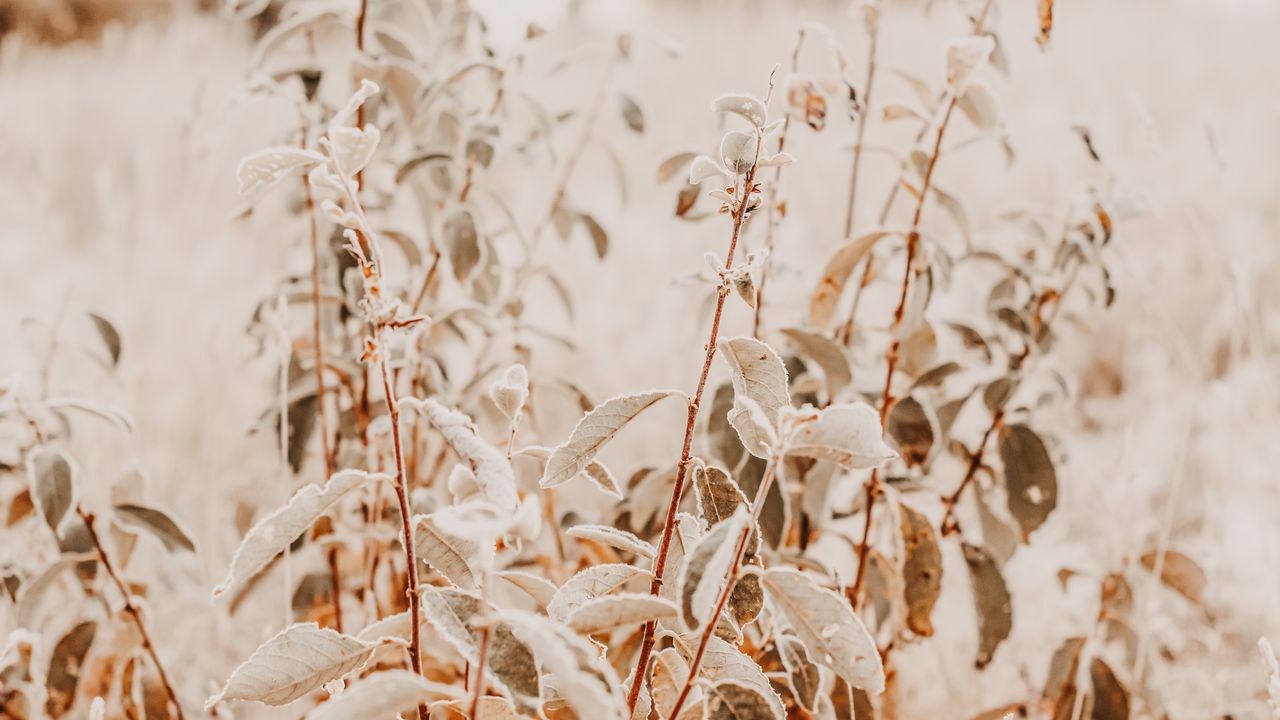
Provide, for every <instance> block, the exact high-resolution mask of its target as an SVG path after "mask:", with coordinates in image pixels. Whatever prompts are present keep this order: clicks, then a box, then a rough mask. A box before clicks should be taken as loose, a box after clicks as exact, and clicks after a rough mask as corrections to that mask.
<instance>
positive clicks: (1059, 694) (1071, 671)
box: [1041, 637, 1085, 720]
mask: <svg viewBox="0 0 1280 720" xmlns="http://www.w3.org/2000/svg"><path fill="white" fill-rule="evenodd" d="M1084 642H1085V639H1084V638H1082V637H1069V638H1067V639H1066V640H1064V641H1063V642H1062V645H1060V646H1059V647H1058V649H1057V650H1055V651H1054V652H1053V658H1052V659H1051V660H1050V661H1049V675H1048V677H1047V678H1045V681H1044V692H1043V694H1042V696H1041V697H1042V698H1043V700H1044V704H1045V705H1047V706H1048V708H1047V709H1049V710H1051V712H1050V714H1049V716H1050V717H1052V718H1054V719H1055V720H1058V719H1059V718H1067V717H1070V715H1069V713H1071V711H1072V710H1073V709H1074V705H1075V698H1076V693H1077V692H1079V688H1077V687H1076V674H1077V672H1078V671H1079V669H1080V653H1081V651H1082V650H1084Z"/></svg>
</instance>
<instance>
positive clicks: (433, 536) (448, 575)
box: [413, 515, 493, 590]
mask: <svg viewBox="0 0 1280 720" xmlns="http://www.w3.org/2000/svg"><path fill="white" fill-rule="evenodd" d="M413 551H414V553H415V554H416V555H417V557H418V558H419V559H421V560H423V561H425V562H426V563H427V564H428V565H430V566H431V567H433V568H435V570H436V572H438V573H440V574H441V575H443V576H444V577H445V579H446V580H448V581H449V582H451V583H453V584H454V585H456V586H458V587H460V588H462V589H464V590H474V589H475V587H476V578H475V567H477V566H484V565H486V564H487V558H486V555H492V553H493V549H492V548H486V547H484V546H483V544H482V543H480V542H478V541H476V540H473V539H471V538H465V537H460V536H457V535H454V534H452V533H449V532H447V531H445V530H443V529H441V528H440V526H439V524H438V523H437V522H436V518H435V516H434V515H419V516H417V517H415V518H414V519H413Z"/></svg>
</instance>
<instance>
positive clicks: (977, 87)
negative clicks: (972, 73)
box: [956, 80, 1000, 132]
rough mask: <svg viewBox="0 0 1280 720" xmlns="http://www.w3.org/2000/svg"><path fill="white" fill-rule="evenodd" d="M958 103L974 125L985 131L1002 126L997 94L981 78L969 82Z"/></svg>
mask: <svg viewBox="0 0 1280 720" xmlns="http://www.w3.org/2000/svg"><path fill="white" fill-rule="evenodd" d="M956 105H958V106H959V107H960V110H961V111H962V112H963V113H964V115H965V117H967V118H969V121H970V122H972V123H973V124H974V127H976V128H978V129H979V130H981V131H983V132H991V131H992V130H995V129H996V128H998V127H999V126H1000V111H999V109H997V107H996V98H995V95H993V94H992V93H991V88H990V87H989V86H988V85H987V84H986V83H984V82H982V81H981V80H975V81H973V82H971V83H969V86H968V87H966V88H965V89H964V93H962V94H961V95H960V97H959V99H957V100H956Z"/></svg>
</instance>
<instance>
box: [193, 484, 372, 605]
mask: <svg viewBox="0 0 1280 720" xmlns="http://www.w3.org/2000/svg"><path fill="white" fill-rule="evenodd" d="M373 479H383V480H390V477H388V476H387V475H383V474H381V473H375V474H370V473H367V472H364V471H363V470H342V471H339V472H337V473H334V475H333V477H331V478H329V482H327V483H325V485H324V487H321V486H319V485H308V486H306V487H304V488H302V489H301V490H299V491H298V492H296V493H294V495H293V497H292V498H290V499H289V502H288V503H286V504H285V505H284V507H281V508H279V509H278V510H276V511H275V512H273V513H271V514H270V515H268V516H266V517H265V518H263V519H262V520H260V521H259V522H258V523H257V524H256V525H254V526H253V527H252V528H250V529H249V532H248V533H246V534H245V536H244V540H242V541H241V542H240V547H239V548H237V549H236V554H235V555H234V556H232V558H231V567H230V568H229V569H228V570H227V576H226V578H225V579H223V581H222V582H221V583H220V584H219V585H218V587H216V588H214V589H213V597H215V598H216V597H218V596H219V595H221V594H223V593H225V592H226V591H227V590H230V589H231V587H232V586H234V585H236V584H238V583H242V582H244V581H246V580H248V579H249V578H251V577H253V576H254V575H257V574H258V573H259V572H261V571H262V569H263V568H265V567H266V566H267V564H268V563H270V562H271V561H272V560H274V559H275V557H276V555H279V554H280V553H282V552H284V550H285V548H287V547H289V545H291V544H292V543H293V541H294V540H297V539H298V538H299V537H300V536H301V535H302V533H304V532H306V530H307V528H309V527H311V524H312V523H314V522H315V521H316V520H318V519H319V518H320V516H321V515H323V514H324V513H325V511H326V510H328V509H329V508H330V507H331V506H332V505H333V504H334V503H336V502H337V501H338V500H339V498H341V497H342V496H343V495H345V494H347V493H348V492H350V491H352V490H354V489H356V488H358V487H362V486H363V485H365V484H366V483H368V482H369V481H370V480H373Z"/></svg>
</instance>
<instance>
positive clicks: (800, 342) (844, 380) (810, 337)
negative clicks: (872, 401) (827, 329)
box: [781, 328, 853, 398]
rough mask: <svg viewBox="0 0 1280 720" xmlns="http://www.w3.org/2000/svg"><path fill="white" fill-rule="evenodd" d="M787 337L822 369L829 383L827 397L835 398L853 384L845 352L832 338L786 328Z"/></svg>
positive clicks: (798, 329) (783, 331) (784, 333)
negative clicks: (842, 389)
mask: <svg viewBox="0 0 1280 720" xmlns="http://www.w3.org/2000/svg"><path fill="white" fill-rule="evenodd" d="M781 332H782V334H783V335H786V336H787V337H788V338H790V339H791V341H792V342H794V343H795V344H796V347H798V348H799V349H800V352H802V353H803V354H804V355H805V356H807V357H808V358H809V359H810V360H813V361H814V362H815V363H817V365H818V367H820V368H822V374H823V376H824V377H825V378H826V381H827V397H828V398H835V396H836V393H838V392H840V390H841V388H843V387H844V386H846V385H848V384H849V383H851V382H853V372H852V371H851V370H850V369H849V359H848V358H847V357H845V354H844V350H843V349H841V348H840V346H839V345H837V344H836V343H835V342H833V341H832V340H831V338H829V337H827V336H826V335H821V334H819V333H815V332H809V331H808V330H801V329H800V328H784V329H783V330H782V331H781Z"/></svg>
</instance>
